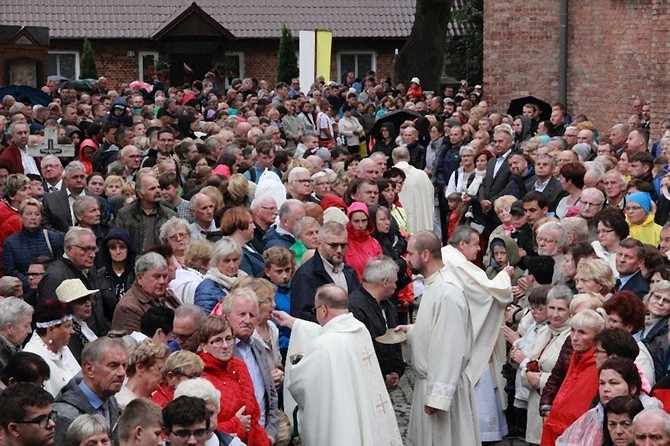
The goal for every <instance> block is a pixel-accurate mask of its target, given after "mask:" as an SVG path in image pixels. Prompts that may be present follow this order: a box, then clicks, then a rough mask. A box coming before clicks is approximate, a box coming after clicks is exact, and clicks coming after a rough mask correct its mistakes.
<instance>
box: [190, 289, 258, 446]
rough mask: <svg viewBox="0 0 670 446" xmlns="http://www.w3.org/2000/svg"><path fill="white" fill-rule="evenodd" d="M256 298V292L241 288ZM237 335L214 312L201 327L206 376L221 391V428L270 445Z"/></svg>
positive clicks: (255, 444) (251, 445) (252, 443)
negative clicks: (238, 352)
mask: <svg viewBox="0 0 670 446" xmlns="http://www.w3.org/2000/svg"><path fill="white" fill-rule="evenodd" d="M235 293H237V294H243V295H246V296H247V297H248V298H249V299H251V300H253V301H254V302H255V301H256V298H255V296H253V295H252V292H250V291H247V290H237V291H236V292H235ZM234 344H235V338H234V337H233V332H232V330H231V328H230V325H229V324H228V321H227V320H226V318H225V317H223V316H217V315H212V316H210V317H209V318H207V320H205V322H204V323H203V324H202V326H201V327H200V353H199V356H200V357H201V358H202V360H203V361H204V363H205V369H204V373H203V378H205V379H207V380H208V381H210V382H211V383H212V384H214V387H216V389H217V390H218V391H219V392H221V399H220V412H219V416H218V422H217V424H216V426H217V429H219V430H222V431H223V432H228V433H230V434H233V435H237V436H238V437H239V438H240V440H242V441H243V442H245V443H246V444H247V445H249V446H266V445H269V444H270V438H269V437H268V435H267V434H266V433H265V430H264V429H263V427H262V426H261V425H260V424H259V420H260V416H261V412H260V408H259V407H258V403H257V402H256V397H255V395H254V385H253V382H252V380H251V375H250V374H249V371H248V370H247V367H246V365H245V363H244V361H242V360H241V359H239V358H235V357H233V345H234Z"/></svg>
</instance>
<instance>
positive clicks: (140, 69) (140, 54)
mask: <svg viewBox="0 0 670 446" xmlns="http://www.w3.org/2000/svg"><path fill="white" fill-rule="evenodd" d="M144 56H154V60H155V61H156V62H158V51H138V52H137V57H138V60H137V67H138V71H137V79H142V75H144ZM145 82H147V81H145Z"/></svg>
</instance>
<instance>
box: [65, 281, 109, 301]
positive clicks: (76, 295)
mask: <svg viewBox="0 0 670 446" xmlns="http://www.w3.org/2000/svg"><path fill="white" fill-rule="evenodd" d="M98 291H99V290H89V289H88V288H86V285H84V282H82V281H81V280H80V279H67V280H64V281H63V282H61V284H60V285H58V288H56V296H58V300H60V301H61V302H73V301H75V300H77V299H81V298H82V297H86V296H90V295H91V294H94V293H97V292H98Z"/></svg>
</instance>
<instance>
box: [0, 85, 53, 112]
mask: <svg viewBox="0 0 670 446" xmlns="http://www.w3.org/2000/svg"><path fill="white" fill-rule="evenodd" d="M7 95H10V96H14V99H16V100H17V101H18V102H26V101H27V102H30V105H38V104H39V105H43V106H45V107H48V106H49V103H51V96H49V95H48V94H46V93H45V92H43V91H42V90H40V89H39V88H35V87H29V86H28V85H7V86H6V87H2V88H0V100H2V98H4V97H5V96H7Z"/></svg>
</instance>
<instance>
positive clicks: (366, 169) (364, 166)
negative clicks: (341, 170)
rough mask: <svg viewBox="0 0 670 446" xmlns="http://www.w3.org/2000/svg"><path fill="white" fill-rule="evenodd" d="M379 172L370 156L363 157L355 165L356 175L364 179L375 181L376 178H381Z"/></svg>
mask: <svg viewBox="0 0 670 446" xmlns="http://www.w3.org/2000/svg"><path fill="white" fill-rule="evenodd" d="M381 174H382V172H380V171H379V167H377V163H375V161H374V160H372V159H370V158H363V159H362V160H360V162H359V163H358V166H356V177H358V178H362V179H364V180H372V181H377V179H378V178H381Z"/></svg>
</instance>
